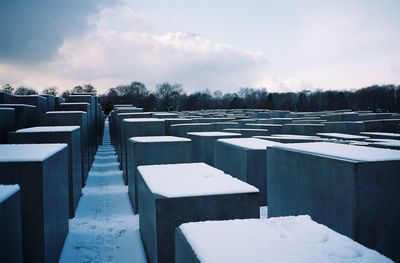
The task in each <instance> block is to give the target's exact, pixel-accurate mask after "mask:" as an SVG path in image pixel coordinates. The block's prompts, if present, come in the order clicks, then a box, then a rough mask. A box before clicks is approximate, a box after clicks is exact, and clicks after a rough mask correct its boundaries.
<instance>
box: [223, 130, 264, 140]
mask: <svg viewBox="0 0 400 263" xmlns="http://www.w3.org/2000/svg"><path fill="white" fill-rule="evenodd" d="M224 132H233V133H240V134H241V135H242V137H245V138H249V137H253V136H268V135H270V134H271V133H270V132H269V131H268V130H267V129H245V128H232V129H224Z"/></svg>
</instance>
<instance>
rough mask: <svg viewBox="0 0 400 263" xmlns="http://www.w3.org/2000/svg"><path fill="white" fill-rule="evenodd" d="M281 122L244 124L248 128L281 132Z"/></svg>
mask: <svg viewBox="0 0 400 263" xmlns="http://www.w3.org/2000/svg"><path fill="white" fill-rule="evenodd" d="M282 127H283V125H281V124H264V123H248V124H246V125H245V128H250V129H267V130H268V131H269V132H270V133H271V134H272V133H282Z"/></svg>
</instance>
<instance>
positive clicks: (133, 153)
mask: <svg viewBox="0 0 400 263" xmlns="http://www.w3.org/2000/svg"><path fill="white" fill-rule="evenodd" d="M127 154H128V156H127V166H128V167H127V177H128V194H129V198H130V200H131V204H132V208H133V212H134V213H135V214H137V213H139V204H138V178H137V177H138V174H137V167H138V166H140V165H152V164H174V163H189V162H191V159H192V158H191V141H190V140H189V139H187V138H181V137H174V136H147V137H131V138H130V139H129V140H128V152H127Z"/></svg>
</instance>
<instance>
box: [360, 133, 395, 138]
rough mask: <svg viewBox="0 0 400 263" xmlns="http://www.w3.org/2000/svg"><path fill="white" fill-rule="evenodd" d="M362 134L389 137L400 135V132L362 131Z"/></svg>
mask: <svg viewBox="0 0 400 263" xmlns="http://www.w3.org/2000/svg"><path fill="white" fill-rule="evenodd" d="M361 134H365V135H371V136H373V135H378V136H388V137H399V138H400V133H391V132H361Z"/></svg>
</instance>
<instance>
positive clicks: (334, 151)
mask: <svg viewBox="0 0 400 263" xmlns="http://www.w3.org/2000/svg"><path fill="white" fill-rule="evenodd" d="M399 171H400V151H396V150H388V149H379V148H372V147H364V146H354V145H346V144H336V143H325V142H320V143H300V144H281V145H277V146H273V147H271V148H269V149H268V154H267V173H268V178H267V186H268V189H267V193H268V215H269V216H272V217H276V216H288V215H302V214H308V215H310V216H311V217H312V218H313V219H314V220H315V221H317V222H319V223H322V224H324V225H327V226H328V227H330V228H332V229H333V230H335V231H337V232H339V233H341V234H344V235H346V236H348V237H350V238H352V239H355V240H356V241H357V242H360V243H361V244H363V245H365V246H367V247H369V248H373V249H376V250H378V251H379V252H381V253H383V254H385V255H387V256H389V257H391V258H392V259H394V260H399V259H400V253H399V250H398V245H397V244H398V243H399V241H400V239H399V235H398V234H394V233H400V226H399V224H397V223H395V222H396V219H395V218H399V217H400V210H399V209H397V207H398V202H399V201H400V192H399V191H398V189H399V188H400V177H399ZM386 233H393V234H386Z"/></svg>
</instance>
